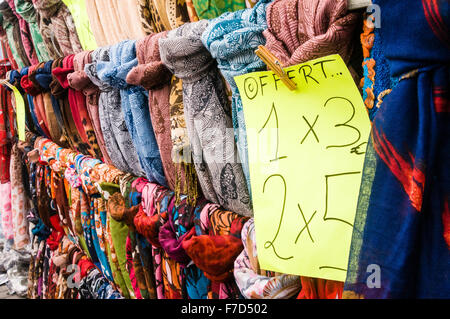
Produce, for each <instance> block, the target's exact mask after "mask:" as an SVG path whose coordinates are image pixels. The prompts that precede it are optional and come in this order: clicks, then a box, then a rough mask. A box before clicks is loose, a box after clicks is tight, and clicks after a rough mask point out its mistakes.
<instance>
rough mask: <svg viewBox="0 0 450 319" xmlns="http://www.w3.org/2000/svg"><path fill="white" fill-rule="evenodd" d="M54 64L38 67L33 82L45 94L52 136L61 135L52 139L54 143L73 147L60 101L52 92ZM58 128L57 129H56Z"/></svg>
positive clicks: (50, 62)
mask: <svg viewBox="0 0 450 319" xmlns="http://www.w3.org/2000/svg"><path fill="white" fill-rule="evenodd" d="M52 64H53V60H51V61H48V62H46V63H45V64H44V65H43V66H41V67H38V68H37V69H36V70H35V71H34V72H33V73H32V74H31V77H30V79H31V81H33V83H35V84H36V83H37V84H38V85H39V87H40V88H41V89H42V91H43V92H44V93H43V94H44V97H45V100H44V102H45V103H44V104H45V114H46V117H47V119H49V123H50V124H51V125H50V126H51V128H50V131H53V132H54V133H52V136H53V135H55V136H57V135H58V134H59V135H60V138H52V139H53V141H55V142H56V143H58V144H59V145H61V146H64V147H68V146H69V147H72V146H71V145H72V144H71V141H70V139H69V135H68V133H67V130H66V127H65V125H64V120H63V116H62V113H61V109H60V105H59V102H58V99H56V97H55V96H53V95H52V94H51V93H50V91H51V88H50V85H51V82H52V80H53V77H52ZM48 98H50V103H49V101H48ZM56 127H57V128H56Z"/></svg>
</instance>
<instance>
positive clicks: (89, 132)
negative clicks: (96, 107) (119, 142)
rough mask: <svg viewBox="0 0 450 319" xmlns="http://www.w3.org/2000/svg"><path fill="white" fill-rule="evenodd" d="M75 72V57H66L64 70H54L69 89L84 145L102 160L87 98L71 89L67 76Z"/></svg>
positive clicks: (62, 83)
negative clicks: (87, 105)
mask: <svg viewBox="0 0 450 319" xmlns="http://www.w3.org/2000/svg"><path fill="white" fill-rule="evenodd" d="M73 71H74V55H69V56H66V57H65V58H64V60H63V67H62V68H54V69H53V71H52V72H53V75H54V76H55V77H56V78H57V79H58V80H59V82H60V83H61V86H62V87H63V88H66V89H68V99H69V105H70V108H71V110H72V114H73V119H74V121H75V125H76V126H77V129H78V133H79V134H80V136H81V138H82V140H83V142H84V143H86V144H87V145H88V146H89V149H88V150H89V154H91V155H92V156H94V157H96V158H101V157H102V154H101V151H100V148H99V146H98V143H97V139H96V137H95V132H94V129H93V125H92V122H91V119H90V118H89V114H88V111H87V107H86V97H85V96H84V95H83V93H81V92H79V91H76V90H74V89H73V88H71V87H69V81H68V79H67V76H68V74H69V73H71V72H73Z"/></svg>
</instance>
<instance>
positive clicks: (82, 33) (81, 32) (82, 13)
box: [63, 0, 132, 50]
mask: <svg viewBox="0 0 450 319" xmlns="http://www.w3.org/2000/svg"><path fill="white" fill-rule="evenodd" d="M63 2H64V4H65V5H66V6H67V8H68V9H69V11H70V14H71V15H72V17H73V21H74V23H75V27H76V30H77V33H78V38H79V39H80V43H81V46H82V47H83V50H95V49H96V48H97V43H95V38H94V35H93V34H92V30H91V26H90V24H89V19H88V13H87V9H86V2H89V1H86V0H81V1H80V0H63ZM130 21H132V20H130Z"/></svg>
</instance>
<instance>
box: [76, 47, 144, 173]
mask: <svg viewBox="0 0 450 319" xmlns="http://www.w3.org/2000/svg"><path fill="white" fill-rule="evenodd" d="M109 60H110V58H109V47H105V48H99V49H97V50H95V51H93V52H92V63H89V64H86V65H85V67H84V71H85V72H86V75H87V76H88V77H89V79H90V80H91V81H92V83H93V84H94V85H96V86H97V87H98V89H99V91H100V93H99V97H98V115H99V119H100V127H101V132H102V135H103V139H104V141H105V147H106V150H107V154H108V156H109V158H110V159H111V162H112V164H113V165H114V166H115V167H117V168H118V169H120V170H122V171H125V172H129V173H133V174H135V175H138V176H142V175H144V174H145V173H144V171H143V169H142V167H141V165H140V163H139V159H138V156H137V152H136V149H135V147H134V145H133V142H132V141H131V136H130V133H129V131H128V129H127V126H126V124H125V117H124V114H123V113H122V109H121V105H120V92H119V90H118V89H114V88H112V87H111V86H109V85H108V84H107V83H104V82H102V81H101V80H100V79H99V77H98V74H97V63H98V62H100V61H106V62H107V61H109Z"/></svg>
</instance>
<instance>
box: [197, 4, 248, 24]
mask: <svg viewBox="0 0 450 319" xmlns="http://www.w3.org/2000/svg"><path fill="white" fill-rule="evenodd" d="M192 2H193V4H194V8H195V11H196V12H197V15H198V17H199V18H200V19H214V18H217V17H218V16H220V15H222V14H223V13H225V12H234V11H238V10H242V9H245V1H243V0H232V1H226V0H214V1H206V0H192Z"/></svg>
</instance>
